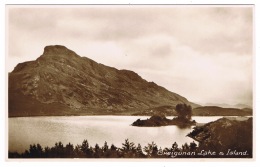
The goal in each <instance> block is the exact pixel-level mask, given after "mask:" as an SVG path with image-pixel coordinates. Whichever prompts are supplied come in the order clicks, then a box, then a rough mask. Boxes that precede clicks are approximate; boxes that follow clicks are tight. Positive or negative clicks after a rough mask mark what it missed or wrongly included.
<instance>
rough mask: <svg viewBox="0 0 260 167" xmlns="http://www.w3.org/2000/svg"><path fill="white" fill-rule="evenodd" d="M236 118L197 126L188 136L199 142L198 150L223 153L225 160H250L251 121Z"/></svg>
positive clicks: (245, 118)
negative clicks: (240, 158) (245, 158)
mask: <svg viewBox="0 0 260 167" xmlns="http://www.w3.org/2000/svg"><path fill="white" fill-rule="evenodd" d="M238 118H239V117H238ZM238 118H235V117H234V118H221V119H219V120H217V121H214V122H210V123H207V124H205V125H203V126H197V127H195V128H194V130H193V131H192V132H191V133H190V134H188V136H189V137H191V138H193V139H194V140H196V141H198V142H199V149H200V150H211V151H212V150H214V151H216V152H218V153H219V152H223V153H224V155H223V157H225V158H227V157H229V158H231V157H232V158H237V157H248V158H251V157H252V154H253V153H252V147H253V145H252V144H253V143H252V142H253V140H252V137H253V128H252V127H253V124H252V120H253V119H252V118H247V117H243V118H244V119H241V118H240V119H238ZM240 154H245V155H240ZM220 157H221V156H220Z"/></svg>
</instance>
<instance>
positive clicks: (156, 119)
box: [132, 104, 196, 128]
mask: <svg viewBox="0 0 260 167" xmlns="http://www.w3.org/2000/svg"><path fill="white" fill-rule="evenodd" d="M175 111H176V112H177V115H178V116H177V117H174V118H173V119H168V118H166V117H165V116H164V115H161V114H157V115H153V116H151V117H150V118H149V119H146V120H140V119H138V120H136V121H135V122H133V123H132V126H141V127H157V126H168V125H176V126H178V127H181V128H185V127H190V126H193V125H196V121H195V120H191V115H192V108H191V106H190V105H187V104H177V105H176V107H175Z"/></svg>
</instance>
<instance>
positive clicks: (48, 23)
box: [6, 5, 254, 105]
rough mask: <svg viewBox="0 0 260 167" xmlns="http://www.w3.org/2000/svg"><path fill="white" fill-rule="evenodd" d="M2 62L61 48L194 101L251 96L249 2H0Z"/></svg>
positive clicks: (249, 99)
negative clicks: (0, 9) (2, 8)
mask: <svg viewBox="0 0 260 167" xmlns="http://www.w3.org/2000/svg"><path fill="white" fill-rule="evenodd" d="M7 15H8V16H7V20H6V21H7V31H8V33H7V63H6V68H7V71H8V72H11V71H12V70H13V68H14V67H15V66H16V65H17V64H18V63H21V62H25V61H31V60H35V59H37V58H38V57H39V56H40V55H41V54H42V53H43V49H44V47H45V46H47V45H64V46H66V47H67V48H69V49H71V50H73V51H75V52H76V53H77V54H78V55H80V56H86V57H88V58H90V59H92V60H94V61H96V62H98V63H102V64H104V65H108V66H112V67H116V68H117V69H128V70H132V71H135V72H137V73H138V74H139V75H140V76H141V77H142V78H144V79H146V80H147V81H153V82H155V83H157V84H158V85H161V86H163V87H165V88H166V89H168V90H170V91H172V92H175V93H178V94H180V95H182V96H184V97H186V98H187V99H188V100H189V101H192V102H195V103H198V104H202V105H203V104H207V103H215V104H221V103H226V104H231V105H232V104H238V103H242V104H247V105H252V96H253V57H254V56H253V54H254V52H253V8H252V6H241V5H240V6H213V5H212V6H198V5H196V6H174V5H164V6H163V5H161V6H160V5H151V6H149V5H147V6H144V5H124V6H122V5H116V6H113V5H103V6H101V5H98V6H94V5H92V6H91V5H85V6H76V5H74V6H65V5H63V6H57V5H55V6H40V5H38V6H8V7H7Z"/></svg>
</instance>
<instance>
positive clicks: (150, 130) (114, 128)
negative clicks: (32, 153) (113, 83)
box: [8, 116, 221, 152]
mask: <svg viewBox="0 0 260 167" xmlns="http://www.w3.org/2000/svg"><path fill="white" fill-rule="evenodd" d="M139 118H141V119H146V118H148V117H147V116H69V117H68V116H58V117H21V118H8V121H9V131H8V133H9V151H18V152H23V151H24V150H25V149H28V148H29V145H30V144H37V143H39V144H41V145H42V146H43V147H45V146H49V147H52V146H54V144H55V142H59V141H61V142H62V143H63V144H64V145H65V144H68V143H69V142H70V143H72V144H74V145H77V144H81V143H82V141H83V140H84V139H87V140H88V142H89V144H90V145H91V146H92V147H94V146H95V144H96V143H98V144H99V145H100V146H103V144H104V142H105V141H107V143H108V145H111V144H114V145H116V146H117V147H121V146H122V143H123V142H124V141H125V139H129V140H130V141H132V142H134V143H135V144H136V145H137V144H138V143H140V144H141V146H142V147H144V146H146V145H147V144H148V143H151V142H155V143H156V144H157V145H158V146H159V147H162V148H165V147H171V145H172V144H173V143H174V142H175V141H176V142H177V143H178V144H179V145H182V144H184V143H186V142H187V143H189V142H192V141H193V139H191V138H189V137H186V135H187V134H188V133H189V132H191V131H192V128H187V129H180V128H178V127H177V126H164V127H134V126H130V125H131V123H133V122H134V121H135V120H137V119H139ZM169 118H172V117H169ZM219 118H221V117H193V119H194V120H196V121H197V122H199V123H207V122H210V121H214V120H217V119H219Z"/></svg>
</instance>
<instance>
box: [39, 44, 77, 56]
mask: <svg viewBox="0 0 260 167" xmlns="http://www.w3.org/2000/svg"><path fill="white" fill-rule="evenodd" d="M64 54H65V55H77V54H76V53H75V52H74V51H72V50H70V49H68V48H66V47H65V46H62V45H49V46H46V47H45V48H44V52H43V55H64Z"/></svg>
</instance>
